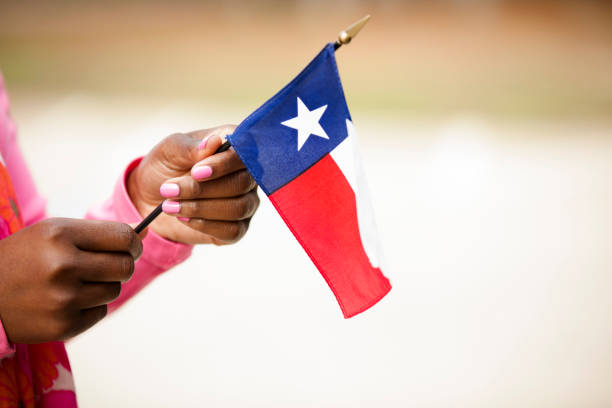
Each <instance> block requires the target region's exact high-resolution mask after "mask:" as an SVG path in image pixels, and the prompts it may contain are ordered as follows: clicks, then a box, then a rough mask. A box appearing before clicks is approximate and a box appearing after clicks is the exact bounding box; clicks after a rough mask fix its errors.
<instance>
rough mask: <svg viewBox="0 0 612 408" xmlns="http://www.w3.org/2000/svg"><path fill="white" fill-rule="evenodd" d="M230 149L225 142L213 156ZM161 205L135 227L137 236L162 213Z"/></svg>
mask: <svg viewBox="0 0 612 408" xmlns="http://www.w3.org/2000/svg"><path fill="white" fill-rule="evenodd" d="M230 147H232V145H231V144H230V142H228V141H226V142H225V143H223V144H222V145H221V146H220V147H219V148H218V149H217V151H216V152H215V154H217V153H221V152H224V151H226V150H227V149H229V148H230ZM163 204H164V202H163V201H162V202H161V203H159V205H158V206H157V207H155V209H154V210H153V211H151V213H150V214H149V215H147V216H146V217H145V219H144V220H142V222H141V223H140V224H138V225H137V226H136V228H134V231H136V233H137V234H140V233H141V232H142V231H143V230H144V229H145V228H147V227H148V226H149V224H151V223H152V222H153V220H155V219H156V218H157V217H158V216H159V214H161V213H162V205H163Z"/></svg>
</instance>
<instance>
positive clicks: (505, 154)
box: [0, 0, 612, 407]
mask: <svg viewBox="0 0 612 408" xmlns="http://www.w3.org/2000/svg"><path fill="white" fill-rule="evenodd" d="M367 13H369V14H372V20H371V21H370V23H369V24H368V25H367V26H366V27H365V28H364V31H363V32H362V33H361V34H360V36H359V37H358V38H357V39H356V40H355V41H354V42H353V43H352V44H351V45H350V46H347V47H343V48H342V49H341V50H340V51H339V52H338V55H337V58H338V64H339V68H340V74H341V76H342V78H343V83H344V87H345V91H346V94H347V99H348V102H349V106H350V108H351V111H352V116H353V118H354V122H355V124H356V126H357V129H358V131H359V132H360V141H361V145H362V153H363V156H364V160H365V165H366V172H367V175H368V178H369V182H370V187H371V190H372V193H373V199H374V208H375V210H376V213H377V216H378V224H379V228H380V231H381V236H382V239H383V245H384V248H385V250H386V251H385V252H386V263H387V264H388V265H389V268H388V270H387V271H386V272H387V275H388V276H389V277H390V279H391V281H392V283H393V285H394V289H393V290H392V291H391V293H390V294H389V295H388V296H387V298H385V299H384V300H383V301H381V302H380V303H379V304H378V305H376V306H375V307H373V308H372V309H371V310H369V311H367V312H365V313H364V314H362V315H360V316H357V317H355V318H353V319H350V320H344V319H343V318H342V316H341V313H340V310H339V308H338V306H337V304H336V303H335V300H334V298H333V296H332V294H331V292H330V291H329V289H328V288H327V286H326V285H325V283H324V281H323V279H322V278H321V277H320V276H319V274H318V272H317V271H316V269H315V268H314V267H313V266H312V265H311V263H310V262H309V260H308V258H307V257H306V255H305V254H304V253H303V252H302V250H301V248H300V247H299V245H298V244H297V243H296V242H295V241H294V240H293V238H292V237H291V234H290V233H289V231H288V230H287V228H286V227H285V226H284V224H283V223H282V221H281V220H280V219H279V217H278V216H277V215H276V213H275V212H274V210H273V209H272V208H271V206H270V205H269V203H268V202H267V200H266V199H265V198H264V197H263V196H262V206H261V209H260V211H259V213H258V214H257V216H256V217H255V219H254V220H253V223H252V227H251V231H250V232H249V234H247V237H246V238H245V239H244V240H243V241H241V242H240V243H238V244H237V245H234V246H231V247H223V248H216V247H202V248H197V249H196V250H195V251H194V256H193V257H192V258H191V259H190V260H188V261H187V262H185V263H184V264H182V265H180V266H178V267H177V268H175V269H174V270H172V271H170V272H169V273H167V274H166V275H164V276H162V277H160V278H159V279H158V280H157V281H155V282H154V283H153V284H152V285H151V286H150V287H149V288H147V289H146V290H145V291H144V292H143V293H141V294H140V295H139V296H137V297H136V298H134V299H133V300H132V301H131V302H130V303H128V304H127V305H126V306H125V307H124V308H123V309H122V310H121V311H119V312H117V313H116V314H115V315H112V316H110V317H109V318H107V319H106V320H105V321H103V322H102V323H101V324H99V325H97V326H96V327H95V328H93V329H92V330H90V331H88V332H86V333H85V334H83V335H81V336H80V337H78V338H76V339H74V340H73V341H71V342H70V343H69V345H68V351H69V354H70V356H71V362H72V365H73V370H74V373H75V379H76V385H77V394H78V397H79V401H80V404H81V405H82V406H83V407H107V406H117V407H123V406H126V407H127V406H130V407H137V406H138V407H140V406H142V407H167V406H185V407H202V406H210V407H238V406H239V407H260V406H265V407H287V406H291V407H294V406H295V407H360V406H363V407H372V406H375V407H406V406H418V407H455V406H461V407H491V406H495V407H516V406H522V407H606V406H611V405H612V388H611V387H610V384H611V383H612V348H611V346H610V345H611V344H612V297H610V295H609V294H610V290H611V289H612V274H611V272H612V270H611V269H612V244H611V240H610V231H611V229H612V216H611V215H610V209H611V208H612V186H611V185H610V179H611V176H612V115H611V114H612V75H611V73H612V4H611V3H610V2H605V1H601V2H596V1H501V0H500V1H487V0H480V1H477V0H472V1H470V0H463V1H461V0H454V1H450V0H449V1H424V0H423V1H416V0H415V1H392V0H386V1H385V0H379V1H373V0H362V1H351V0H344V1H322V0H321V1H313V0H310V1H306V0H302V1H238V0H233V1H224V2H213V1H162V0H159V1H136V0H130V1H107V2H84V1H54V2H44V1H22V2H8V1H0V69H1V70H2V72H3V74H4V77H5V80H6V85H7V88H8V90H9V92H10V95H11V100H12V112H13V116H14V117H15V119H16V121H17V123H18V126H19V129H20V139H21V145H22V148H23V150H24V152H25V155H26V158H27V159H28V162H29V164H30V166H31V168H32V171H33V173H34V176H35V178H36V179H37V181H38V186H39V188H40V189H41V190H42V191H43V192H44V193H45V194H46V196H47V197H48V199H49V211H50V213H51V214H52V215H56V216H73V217H79V216H82V215H83V214H84V213H85V211H86V209H87V208H88V207H89V206H90V205H91V204H92V203H94V202H98V201H102V200H103V199H105V198H106V197H107V196H108V195H109V194H110V191H111V189H112V186H113V184H114V182H115V180H116V179H117V177H118V176H119V175H120V174H121V172H122V170H123V169H124V167H125V166H126V165H127V163H128V162H129V161H130V160H131V159H132V158H134V157H136V156H139V155H143V154H145V153H146V152H147V151H148V150H149V149H150V148H151V147H152V146H153V145H154V144H155V143H156V142H157V141H159V140H161V139H162V138H163V137H165V136H166V135H168V134H170V133H173V132H177V131H188V130H193V129H198V128H205V127H211V126H215V125H218V124H221V123H226V122H230V123H238V122H240V121H241V120H242V119H243V118H244V117H246V116H247V115H248V114H249V113H250V112H251V111H252V110H254V109H255V108H257V107H258V106H259V105H260V104H261V103H263V102H264V101H265V100H266V99H267V98H268V97H270V96H272V95H273V94H274V93H275V92H276V91H277V90H278V89H279V88H281V87H282V86H283V85H284V84H285V83H286V82H288V81H289V80H290V79H291V78H292V77H293V76H294V75H295V74H297V73H298V72H299V71H300V69H301V68H302V67H303V66H305V65H306V63H307V62H308V61H309V60H310V59H311V58H312V57H314V55H315V54H316V53H317V52H318V51H319V50H320V49H321V48H322V47H323V45H324V44H325V43H326V42H328V41H333V40H334V39H335V38H336V35H337V33H338V31H340V30H341V29H343V28H344V27H346V26H347V25H348V24H350V23H351V22H353V21H355V20H357V19H358V18H360V17H362V16H363V15H364V14H367Z"/></svg>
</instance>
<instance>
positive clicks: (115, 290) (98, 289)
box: [76, 282, 121, 309]
mask: <svg viewBox="0 0 612 408" xmlns="http://www.w3.org/2000/svg"><path fill="white" fill-rule="evenodd" d="M120 294H121V283H119V282H102V283H84V284H83V285H82V286H81V288H80V289H79V294H78V296H77V300H76V302H77V305H78V307H79V308H80V309H89V308H92V307H95V306H101V305H106V304H108V303H110V302H112V301H113V300H115V299H117V298H118V297H119V295H120Z"/></svg>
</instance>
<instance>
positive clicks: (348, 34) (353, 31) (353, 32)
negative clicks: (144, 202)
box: [134, 14, 370, 234]
mask: <svg viewBox="0 0 612 408" xmlns="http://www.w3.org/2000/svg"><path fill="white" fill-rule="evenodd" d="M369 20H370V15H369V14H368V15H367V16H365V17H363V18H362V19H360V20H358V21H356V22H354V23H353V24H351V25H350V26H348V27H347V28H346V29H344V30H342V31H340V33H339V34H338V39H337V40H336V42H335V43H334V51H336V50H337V49H338V48H340V47H342V46H343V45H344V44H348V43H350V42H351V40H352V39H353V38H355V36H357V34H358V33H359V31H361V29H362V28H363V26H365V25H366V23H367V22H368V21H369ZM230 147H231V145H230V142H229V141H227V140H226V141H225V143H223V144H222V145H221V146H220V147H219V148H218V149H217V151H216V152H215V154H217V153H221V152H224V151H226V150H228V149H229V148H230ZM163 204H164V202H163V201H162V202H161V203H159V205H158V206H157V207H155V209H154V210H153V211H151V213H150V214H149V215H147V216H146V217H145V218H144V219H143V220H142V222H141V223H140V224H138V225H137V226H136V228H134V231H136V233H138V234H139V233H141V232H142V231H143V230H144V229H145V228H147V227H148V226H149V224H151V223H152V222H153V220H155V219H156V218H157V217H158V216H159V215H160V214H161V213H162V212H163V209H162V205H163Z"/></svg>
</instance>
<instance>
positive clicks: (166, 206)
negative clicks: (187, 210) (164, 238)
mask: <svg viewBox="0 0 612 408" xmlns="http://www.w3.org/2000/svg"><path fill="white" fill-rule="evenodd" d="M162 210H163V211H164V212H165V213H167V214H177V213H178V212H179V211H181V203H179V202H178V201H170V200H166V201H164V203H163V204H162Z"/></svg>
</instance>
